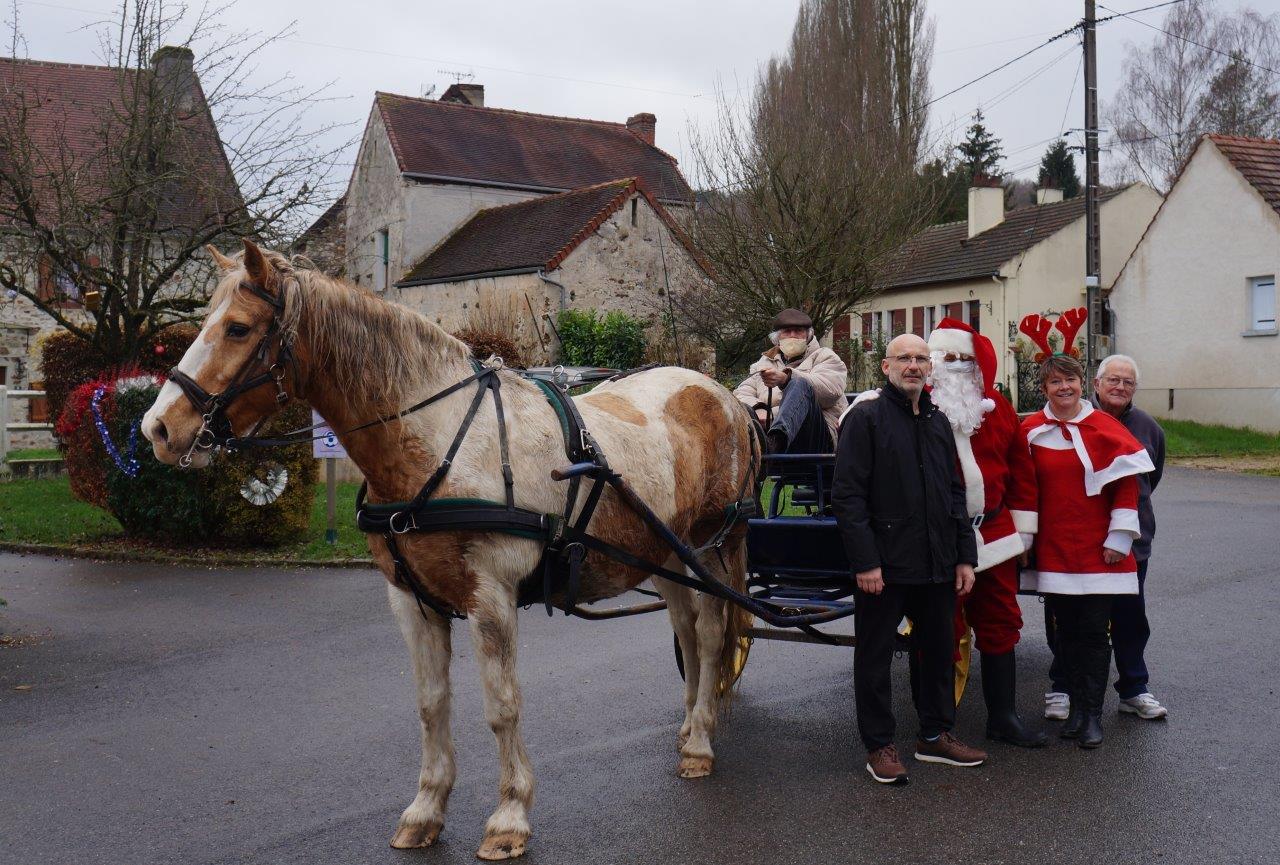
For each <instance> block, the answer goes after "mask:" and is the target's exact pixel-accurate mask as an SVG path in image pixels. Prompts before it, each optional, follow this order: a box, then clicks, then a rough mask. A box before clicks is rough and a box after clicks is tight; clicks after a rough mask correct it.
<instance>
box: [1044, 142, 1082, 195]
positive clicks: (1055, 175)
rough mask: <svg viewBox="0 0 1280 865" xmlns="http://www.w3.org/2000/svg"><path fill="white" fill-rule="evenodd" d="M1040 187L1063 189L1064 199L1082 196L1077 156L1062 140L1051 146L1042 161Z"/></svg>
mask: <svg viewBox="0 0 1280 865" xmlns="http://www.w3.org/2000/svg"><path fill="white" fill-rule="evenodd" d="M1040 185H1041V186H1055V187H1057V188H1058V189H1061V190H1062V197H1063V198H1075V197H1076V196H1077V195H1079V194H1080V175H1078V174H1076V156H1075V154H1074V153H1072V152H1071V151H1070V150H1069V149H1067V142H1066V141H1064V140H1062V139H1061V138H1059V139H1058V140H1057V141H1055V142H1053V144H1050V145H1049V148H1048V149H1047V150H1046V151H1045V152H1044V156H1043V157H1042V158H1041V160H1040Z"/></svg>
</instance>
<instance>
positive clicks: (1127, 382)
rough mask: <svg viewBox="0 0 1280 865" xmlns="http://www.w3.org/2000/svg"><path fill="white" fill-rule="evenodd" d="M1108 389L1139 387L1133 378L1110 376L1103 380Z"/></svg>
mask: <svg viewBox="0 0 1280 865" xmlns="http://www.w3.org/2000/svg"><path fill="white" fill-rule="evenodd" d="M1102 383H1103V384H1105V385H1106V386H1107V387H1121V386H1123V387H1126V388H1133V387H1136V386H1137V384H1138V383H1137V382H1136V381H1134V380H1133V379H1131V378H1120V376H1118V375H1109V376H1107V377H1106V378H1104V379H1103V380H1102Z"/></svg>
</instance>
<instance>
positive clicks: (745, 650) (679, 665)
mask: <svg viewBox="0 0 1280 865" xmlns="http://www.w3.org/2000/svg"><path fill="white" fill-rule="evenodd" d="M671 636H672V638H673V639H674V641H675V647H676V669H677V670H679V671H680V678H681V679H683V678H684V652H682V651H680V638H679V637H678V636H676V635H675V634H672V635H671ZM753 642H755V641H754V640H752V639H751V638H750V637H748V636H740V637H738V646H737V648H736V649H735V650H734V652H733V671H732V672H731V673H730V675H729V676H728V677H727V678H726V679H721V680H720V681H719V682H718V683H717V685H716V693H717V694H719V695H720V696H722V697H723V696H724V695H725V693H727V692H728V690H729V689H730V688H732V687H733V686H734V684H735V683H737V681H738V679H739V678H741V676H742V671H743V669H745V668H746V666H747V656H748V655H749V654H751V644H752V643H753Z"/></svg>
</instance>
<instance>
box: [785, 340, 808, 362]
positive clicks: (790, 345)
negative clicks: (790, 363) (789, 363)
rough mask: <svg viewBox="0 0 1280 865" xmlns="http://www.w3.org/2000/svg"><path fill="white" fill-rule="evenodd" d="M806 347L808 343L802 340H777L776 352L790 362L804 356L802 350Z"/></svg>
mask: <svg viewBox="0 0 1280 865" xmlns="http://www.w3.org/2000/svg"><path fill="white" fill-rule="evenodd" d="M808 346H809V343H808V341H807V340H803V339H795V338H788V339H780V340H778V350H779V351H781V352H782V353H783V355H785V356H786V357H788V358H790V359H791V360H795V359H796V358H798V357H801V356H802V355H804V350H805V349H806V348H807V347H808Z"/></svg>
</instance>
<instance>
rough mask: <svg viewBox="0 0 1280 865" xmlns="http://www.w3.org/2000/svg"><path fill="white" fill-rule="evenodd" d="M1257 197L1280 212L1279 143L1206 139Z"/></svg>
mask: <svg viewBox="0 0 1280 865" xmlns="http://www.w3.org/2000/svg"><path fill="white" fill-rule="evenodd" d="M1206 137H1207V138H1209V139H1210V140H1211V141H1213V143H1214V144H1215V145H1217V147H1218V150H1220V151H1222V155H1223V156H1225V157H1227V159H1228V160H1229V161H1230V162H1231V164H1232V165H1233V166H1235V169H1236V171H1239V172H1240V173H1241V174H1242V175H1243V176H1244V179H1245V180H1247V181H1249V183H1250V184H1252V186H1253V188H1254V189H1256V190H1258V194H1259V195H1261V196H1262V198H1263V199H1264V200H1265V201H1266V202H1267V204H1270V205H1271V208H1272V209H1273V210H1275V211H1276V212H1277V213H1280V141H1275V140H1273V139H1270V138H1242V137H1239V136H1235V135H1215V134H1210V135H1208V136H1206Z"/></svg>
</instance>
